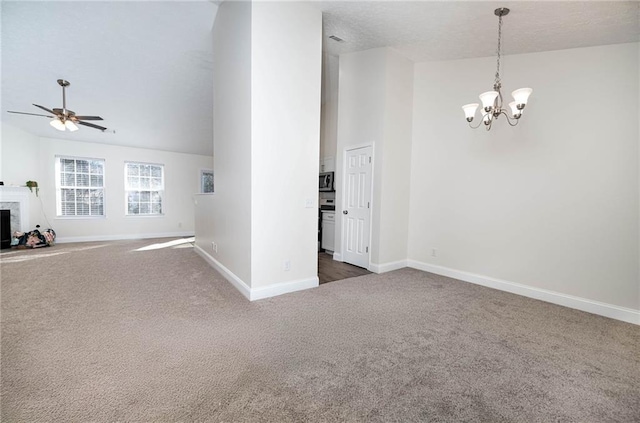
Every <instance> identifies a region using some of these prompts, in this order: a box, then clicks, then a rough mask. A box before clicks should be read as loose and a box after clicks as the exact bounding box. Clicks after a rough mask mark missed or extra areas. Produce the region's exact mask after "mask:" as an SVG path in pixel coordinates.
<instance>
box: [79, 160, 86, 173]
mask: <svg viewBox="0 0 640 423" xmlns="http://www.w3.org/2000/svg"><path fill="white" fill-rule="evenodd" d="M76 172H82V173H89V162H88V161H86V160H76Z"/></svg>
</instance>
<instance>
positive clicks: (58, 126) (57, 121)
mask: <svg viewBox="0 0 640 423" xmlns="http://www.w3.org/2000/svg"><path fill="white" fill-rule="evenodd" d="M49 125H51V126H53V127H54V128H56V129H57V130H58V131H64V130H65V127H64V123H62V121H61V120H60V119H54V120H52V121H51V122H49Z"/></svg>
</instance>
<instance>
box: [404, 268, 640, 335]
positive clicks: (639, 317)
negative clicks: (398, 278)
mask: <svg viewBox="0 0 640 423" xmlns="http://www.w3.org/2000/svg"><path fill="white" fill-rule="evenodd" d="M407 266H408V267H412V268H414V269H418V270H424V271H425V272H431V273H435V274H437V275H442V276H448V277H450V278H454V279H459V280H461V281H465V282H470V283H474V284H477V285H482V286H487V287H489V288H494V289H498V290H500V291H506V292H511V293H512V294H517V295H522V296H524V297H529V298H534V299H536V300H541V301H546V302H548V303H552V304H558V305H561V306H564V307H569V308H574V309H576V310H582V311H586V312H587V313H593V314H598V315H600V316H605V317H609V318H612V319H616V320H621V321H623V322H628V323H633V324H636V325H640V310H634V309H631V308H626V307H619V306H616V305H613V304H607V303H602V302H599V301H593V300H589V299H586V298H581V297H575V296H573V295H567V294H562V293H559V292H554V291H549V290H546V289H541V288H534V287H531V286H528V285H522V284H519V283H515V282H509V281H505V280H500V279H494V278H491V277H488V276H482V275H477V274H475V273H469V272H464V271H461V270H455V269H451V268H448V267H443V266H437V265H434V264H429V263H424V262H419V261H416V260H407Z"/></svg>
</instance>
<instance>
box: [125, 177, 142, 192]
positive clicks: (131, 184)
mask: <svg viewBox="0 0 640 423" xmlns="http://www.w3.org/2000/svg"><path fill="white" fill-rule="evenodd" d="M138 188H140V179H138V178H137V177H136V176H128V177H127V189H130V190H131V189H138Z"/></svg>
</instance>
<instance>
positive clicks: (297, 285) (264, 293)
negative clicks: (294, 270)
mask: <svg viewBox="0 0 640 423" xmlns="http://www.w3.org/2000/svg"><path fill="white" fill-rule="evenodd" d="M319 285H320V280H319V279H318V277H317V276H316V277H313V278H309V279H298V280H296V281H289V282H280V283H274V284H271V285H267V286H264V287H262V288H253V289H251V297H250V298H249V299H250V300H251V301H255V300H262V299H264V298H269V297H275V296H278V295H282V294H288V293H290V292H295V291H302V290H304V289H309V288H317V287H318V286H319Z"/></svg>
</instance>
